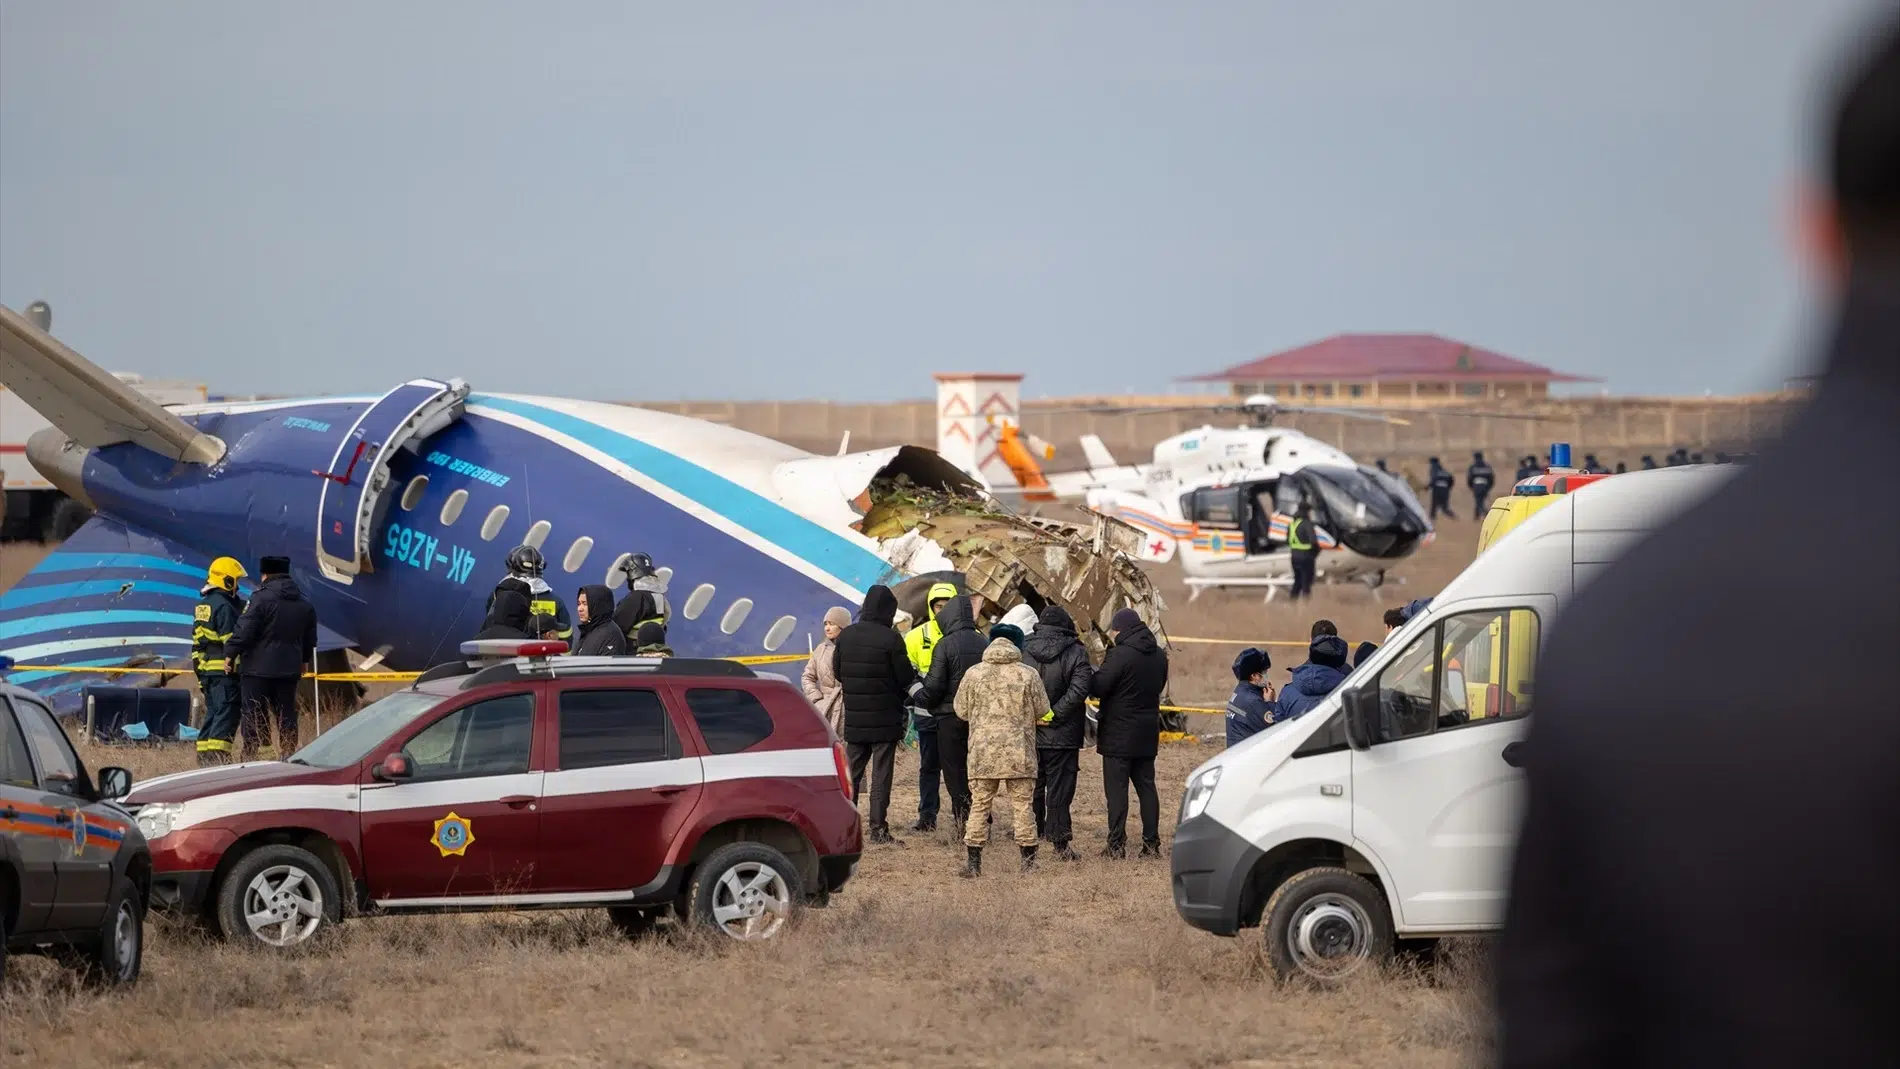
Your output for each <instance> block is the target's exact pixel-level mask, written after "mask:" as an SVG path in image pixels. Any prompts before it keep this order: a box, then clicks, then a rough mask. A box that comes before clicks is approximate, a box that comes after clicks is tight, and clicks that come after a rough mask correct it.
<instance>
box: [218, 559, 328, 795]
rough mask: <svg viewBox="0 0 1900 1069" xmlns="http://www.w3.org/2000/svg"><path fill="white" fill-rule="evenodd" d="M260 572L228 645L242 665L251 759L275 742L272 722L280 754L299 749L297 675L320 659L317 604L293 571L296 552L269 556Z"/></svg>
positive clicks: (246, 753)
mask: <svg viewBox="0 0 1900 1069" xmlns="http://www.w3.org/2000/svg"><path fill="white" fill-rule="evenodd" d="M257 575H258V578H259V579H260V580H261V582H260V584H259V585H258V588H257V592H256V593H255V594H252V595H251V600H250V602H249V603H247V604H246V605H245V606H244V615H242V616H239V617H238V621H237V627H236V628H234V629H233V630H232V632H231V641H230V642H228V643H226V644H225V648H224V649H225V656H226V657H228V658H233V659H235V660H236V661H237V666H238V690H239V693H240V695H241V696H242V699H243V702H244V711H243V715H242V717H241V718H240V719H239V721H238V731H239V734H240V735H241V736H242V740H243V741H242V749H243V752H242V753H241V754H240V755H239V756H240V757H241V758H242V759H243V760H246V761H248V760H250V759H251V757H252V755H254V754H256V753H257V752H258V751H260V750H268V749H269V748H270V743H269V740H268V737H267V732H268V731H269V730H270V728H269V726H268V725H275V726H276V728H277V749H276V754H277V756H278V757H289V756H290V755H291V754H293V753H295V752H296V751H297V681H298V680H299V679H301V678H303V674H304V671H305V670H306V669H308V668H309V667H310V666H311V665H313V664H315V663H316V659H317V609H316V606H314V605H312V604H310V602H309V601H308V600H306V599H305V598H304V596H303V591H302V590H300V589H298V587H297V581H296V580H295V579H292V578H291V577H290V558H289V557H265V558H263V559H262V560H260V561H258V563H257Z"/></svg>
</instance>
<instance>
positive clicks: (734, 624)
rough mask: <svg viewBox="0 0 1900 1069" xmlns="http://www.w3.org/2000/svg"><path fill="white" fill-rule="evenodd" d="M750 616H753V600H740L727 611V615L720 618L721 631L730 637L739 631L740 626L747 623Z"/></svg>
mask: <svg viewBox="0 0 1900 1069" xmlns="http://www.w3.org/2000/svg"><path fill="white" fill-rule="evenodd" d="M750 615H752V599H751V598H740V599H739V600H738V601H735V602H733V603H732V605H731V606H730V607H729V608H727V609H726V615H724V616H722V617H720V618H719V630H721V631H724V632H725V633H726V634H728V635H730V634H732V633H733V632H734V631H737V630H739V627H740V625H741V624H744V623H745V618H746V617H748V616H750Z"/></svg>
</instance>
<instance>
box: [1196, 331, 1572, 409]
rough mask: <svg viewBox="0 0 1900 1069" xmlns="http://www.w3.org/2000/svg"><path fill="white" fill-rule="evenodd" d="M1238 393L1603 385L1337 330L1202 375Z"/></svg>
mask: <svg viewBox="0 0 1900 1069" xmlns="http://www.w3.org/2000/svg"><path fill="white" fill-rule="evenodd" d="M1186 381H1189V382H1225V383H1227V384H1229V386H1230V387H1232V389H1233V392H1234V394H1235V395H1236V396H1239V397H1248V396H1251V395H1253V394H1262V393H1263V394H1267V395H1269V396H1272V397H1276V398H1279V399H1281V400H1285V401H1301V402H1313V403H1324V404H1353V403H1355V402H1356V403H1359V404H1381V403H1383V404H1392V403H1400V404H1411V403H1413V402H1418V403H1425V404H1429V403H1433V402H1466V403H1469V402H1475V401H1485V400H1494V401H1495V400H1512V401H1526V400H1540V399H1542V398H1545V397H1548V396H1549V395H1550V384H1551V383H1553V382H1601V381H1602V380H1601V379H1593V378H1589V377H1586V376H1582V375H1570V374H1565V373H1564V372H1561V371H1553V370H1551V369H1550V368H1547V367H1544V366H1542V365H1540V364H1533V363H1530V362H1529V361H1526V360H1519V359H1517V358H1516V357H1513V356H1505V355H1504V354H1503V353H1495V352H1492V351H1491V350H1489V349H1480V348H1478V347H1477V346H1475V345H1467V344H1465V343H1464V342H1461V341H1454V340H1452V339H1450V338H1441V337H1439V336H1438V335H1436V334H1335V335H1333V336H1332V337H1330V338H1327V339H1325V340H1324V341H1316V342H1313V343H1312V344H1311V345H1302V346H1300V347H1299V348H1297V349H1288V350H1287V351H1285V352H1283V353H1274V354H1273V355H1271V356H1263V357H1261V358H1260V359H1258V360H1252V361H1249V362H1247V363H1245V364H1237V365H1235V366H1234V367H1230V368H1228V369H1226V370H1225V371H1216V372H1214V373H1212V374H1209V375H1197V376H1194V377H1193V378H1191V379H1188V380H1186Z"/></svg>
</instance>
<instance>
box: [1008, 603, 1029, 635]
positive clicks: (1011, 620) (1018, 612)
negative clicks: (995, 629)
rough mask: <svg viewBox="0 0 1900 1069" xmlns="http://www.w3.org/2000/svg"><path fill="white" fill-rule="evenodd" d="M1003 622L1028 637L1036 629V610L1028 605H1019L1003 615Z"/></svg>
mask: <svg viewBox="0 0 1900 1069" xmlns="http://www.w3.org/2000/svg"><path fill="white" fill-rule="evenodd" d="M1003 622H1004V623H1006V624H1009V625H1010V626H1011V627H1015V628H1018V629H1020V630H1021V631H1022V633H1023V634H1025V635H1027V634H1028V633H1030V632H1031V631H1034V630H1035V629H1036V610H1034V609H1032V608H1030V607H1029V606H1027V605H1018V606H1016V607H1015V608H1013V609H1011V610H1009V611H1008V612H1006V613H1004V614H1003Z"/></svg>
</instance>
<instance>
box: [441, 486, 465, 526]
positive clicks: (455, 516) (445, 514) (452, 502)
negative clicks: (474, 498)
mask: <svg viewBox="0 0 1900 1069" xmlns="http://www.w3.org/2000/svg"><path fill="white" fill-rule="evenodd" d="M467 504H468V491H467V490H457V491H456V492H454V493H452V494H450V495H449V499H448V500H447V501H444V502H442V526H444V527H447V526H448V525H450V524H452V523H454V522H455V521H456V520H459V519H461V518H462V509H463V507H464V506H466V505H467Z"/></svg>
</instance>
